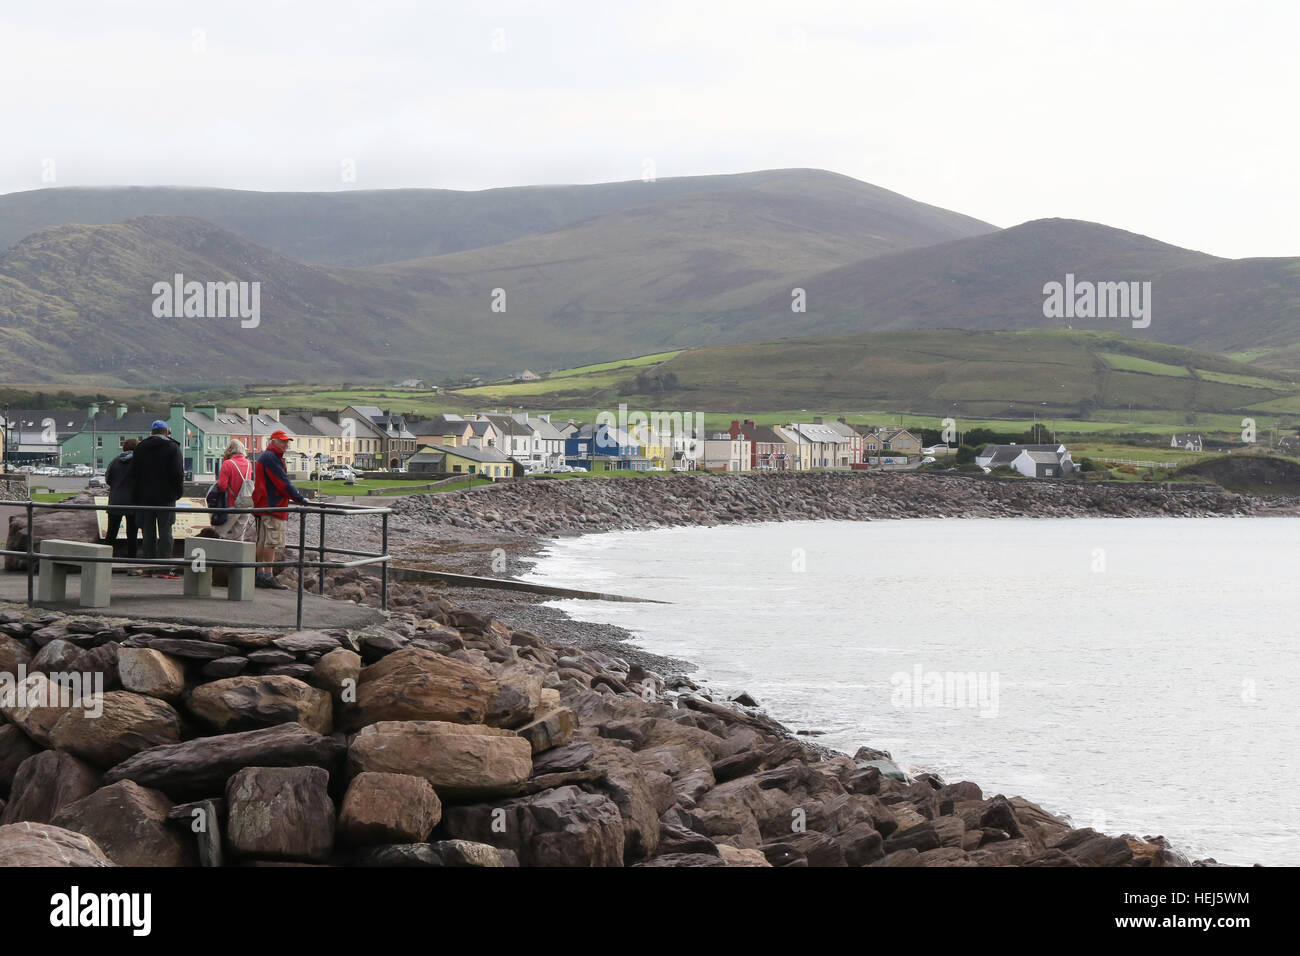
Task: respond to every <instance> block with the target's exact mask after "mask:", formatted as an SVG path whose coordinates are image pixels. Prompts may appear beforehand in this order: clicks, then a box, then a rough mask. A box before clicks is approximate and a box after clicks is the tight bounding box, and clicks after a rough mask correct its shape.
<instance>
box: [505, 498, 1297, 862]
mask: <svg viewBox="0 0 1300 956" xmlns="http://www.w3.org/2000/svg"><path fill="white" fill-rule="evenodd" d="M1297 530H1300V523H1297V522H1296V521H1295V520H1294V519H1286V518H1251V519H1231V518H1224V519H1203V518H1202V519H1181V518H1150V519H1148V518H1142V519H1045V520H1029V519H1024V520H1009V519H997V520H991V519H990V520H943V519H914V520H905V521H879V522H839V521H836V522H788V523H773V524H756V525H745V526H731V527H722V528H679V529H670V530H659V531H641V532H614V533H609V534H598V535H589V536H586V537H582V538H573V539H564V540H560V541H557V542H554V543H553V544H552V546H551V547H550V548H549V549H548V550H547V552H545V553H544V554H543V556H542V560H541V561H540V563H539V564H538V565H537V567H536V568H535V569H534V570H533V572H532V573H531V574H530V575H528V578H529V579H530V580H535V581H541V582H545V583H550V584H562V585H566V586H570V587H581V588H591V589H597V590H602V591H606V592H616V593H622V594H631V595H636V596H641V597H656V598H660V599H662V600H666V601H670V602H672V603H671V604H668V605H656V604H615V603H605V602H588V601H562V602H557V603H558V606H560V607H563V608H564V609H565V610H566V611H567V612H568V613H569V614H571V615H572V616H573V617H575V618H578V619H581V620H589V621H598V622H603V623H610V624H618V625H621V626H623V627H626V628H628V629H629V630H631V631H633V632H634V633H635V634H636V635H637V643H638V644H640V645H641V646H643V647H644V648H645V649H646V650H649V651H652V652H654V653H658V654H665V655H670V656H676V657H681V658H684V659H687V660H690V661H693V662H695V663H697V664H699V665H700V666H701V674H700V675H699V676H703V677H705V678H707V679H708V680H709V682H710V683H711V684H713V685H714V687H715V688H718V689H724V690H729V691H730V690H740V689H745V690H748V691H749V692H750V693H752V694H753V695H754V696H755V697H757V698H758V699H759V700H760V701H761V702H762V703H763V704H764V705H765V707H766V708H767V710H768V712H769V713H771V714H772V716H774V717H776V718H778V719H780V720H782V721H784V722H785V723H787V724H788V725H790V726H792V727H794V728H796V729H810V730H812V729H815V730H822V731H825V732H826V734H825V736H822V737H819V738H817V739H818V740H819V741H820V742H823V743H826V744H828V745H830V746H832V747H836V748H838V749H841V750H845V751H848V752H849V753H852V752H853V750H855V749H856V748H857V747H858V746H861V745H863V744H868V745H871V746H874V747H879V748H882V749H885V750H889V751H891V752H892V753H893V755H894V757H895V759H896V760H898V762H899V763H900V764H901V765H902V766H904V768H905V769H908V770H910V771H913V772H916V771H920V770H933V771H937V772H938V773H939V774H941V775H942V776H943V777H944V778H945V779H947V780H950V781H955V780H961V779H967V780H974V781H975V782H977V783H979V784H980V785H981V786H983V787H984V788H985V791H986V792H1002V793H1006V794H1008V795H1013V794H1020V795H1023V796H1025V797H1028V798H1029V799H1031V800H1035V801H1037V802H1039V803H1041V804H1043V805H1044V806H1045V807H1046V808H1047V809H1049V810H1052V811H1054V812H1058V813H1064V814H1067V815H1068V816H1070V818H1071V819H1072V820H1074V821H1075V823H1076V825H1078V826H1093V827H1096V828H1097V829H1100V830H1105V831H1107V832H1111V833H1120V832H1132V833H1136V834H1138V835H1148V834H1150V835H1154V834H1163V835H1165V836H1166V837H1168V838H1169V839H1170V840H1171V841H1173V842H1174V844H1175V845H1176V846H1178V847H1179V848H1180V849H1182V850H1184V852H1187V853H1188V854H1189V855H1194V856H1198V857H1204V856H1212V857H1214V858H1216V859H1217V860H1219V862H1221V863H1256V862H1258V863H1264V864H1292V865H1295V864H1300V802H1298V800H1297V795H1298V794H1300V764H1298V762H1297V759H1296V757H1297V752H1298V751H1300V698H1298V696H1297V684H1298V683H1300V681H1298V678H1300V652H1298V651H1297V640H1298V639H1300V623H1298V622H1300V614H1297V609H1298V608H1297V598H1300V587H1298V585H1297V580H1296V571H1297V560H1296V551H1297V547H1298V545H1297V540H1296V537H1297V536H1296V532H1297Z"/></svg>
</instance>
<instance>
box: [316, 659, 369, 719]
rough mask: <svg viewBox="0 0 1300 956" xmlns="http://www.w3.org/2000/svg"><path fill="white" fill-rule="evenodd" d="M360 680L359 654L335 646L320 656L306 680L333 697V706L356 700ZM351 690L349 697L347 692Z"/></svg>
mask: <svg viewBox="0 0 1300 956" xmlns="http://www.w3.org/2000/svg"><path fill="white" fill-rule="evenodd" d="M360 680H361V655H360V654H358V653H357V652H356V651H350V650H348V649H347V648H346V647H336V648H335V649H334V650H332V651H330V652H329V653H328V654H324V655H322V656H321V658H320V660H318V661H317V662H316V664H315V666H313V667H312V669H311V676H310V677H309V678H307V682H308V683H309V684H311V685H312V686H313V687H319V688H320V689H321V690H323V691H325V692H326V693H327V694H329V695H330V696H331V697H333V698H334V706H335V707H338V706H339V705H340V704H348V703H355V702H356V692H357V686H358V684H359V682H360ZM349 691H350V692H351V694H350V699H349V697H348V692H349Z"/></svg>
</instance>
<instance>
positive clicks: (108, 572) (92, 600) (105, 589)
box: [81, 563, 113, 607]
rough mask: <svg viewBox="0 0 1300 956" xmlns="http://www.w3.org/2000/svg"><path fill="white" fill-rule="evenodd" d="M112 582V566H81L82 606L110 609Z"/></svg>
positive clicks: (96, 564)
mask: <svg viewBox="0 0 1300 956" xmlns="http://www.w3.org/2000/svg"><path fill="white" fill-rule="evenodd" d="M112 581H113V566H112V565H109V564H99V563H95V564H83V565H82V566H81V606H82V607H108V602H109V597H110V594H109V592H110V590H111V587H112Z"/></svg>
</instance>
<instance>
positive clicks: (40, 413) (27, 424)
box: [9, 408, 153, 444]
mask: <svg viewBox="0 0 1300 956" xmlns="http://www.w3.org/2000/svg"><path fill="white" fill-rule="evenodd" d="M9 417H10V418H11V419H13V426H14V430H15V431H17V432H18V433H19V434H20V435H21V434H24V433H35V434H36V435H40V434H41V432H42V431H44V425H43V424H42V422H44V421H45V420H46V419H47V418H48V419H50V420H52V421H53V422H54V430H55V432H56V433H57V436H58V437H59V438H67V437H68V436H70V435H75V434H76V433H77V432H79V431H81V430H82V428H83V427H84V426H85V424H86V418H87V415H86V412H85V410H84V409H69V408H11V409H9ZM149 421H150V424H152V422H153V419H150V420H149ZM146 430H147V429H146ZM20 440H22V441H30V439H20ZM47 444H48V443H47Z"/></svg>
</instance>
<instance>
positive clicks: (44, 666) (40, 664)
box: [27, 640, 121, 695]
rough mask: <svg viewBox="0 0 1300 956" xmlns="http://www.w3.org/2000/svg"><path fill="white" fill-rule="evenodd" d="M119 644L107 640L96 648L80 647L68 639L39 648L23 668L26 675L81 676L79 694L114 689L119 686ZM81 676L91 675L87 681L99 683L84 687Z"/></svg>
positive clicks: (84, 682)
mask: <svg viewBox="0 0 1300 956" xmlns="http://www.w3.org/2000/svg"><path fill="white" fill-rule="evenodd" d="M119 650H120V645H118V643H117V642H116V641H108V642H106V643H104V644H100V645H99V646H98V647H81V646H79V645H77V644H75V643H73V642H72V641H69V640H53V641H50V642H49V643H48V644H46V645H45V646H44V647H42V648H41V649H40V650H39V651H38V652H37V653H36V656H35V657H33V658H32V660H31V663H30V664H28V665H27V670H28V673H41V674H47V675H49V674H80V675H83V678H82V687H83V695H84V693H85V692H86V691H89V690H115V689H116V688H118V687H120V686H121V681H120V680H118V676H117V655H118V651H119ZM85 675H100V676H99V677H98V678H95V677H93V676H92V678H91V682H92V684H93V682H94V681H95V680H96V679H98V680H101V681H103V683H102V684H100V685H99V686H97V687H93V686H92V687H89V688H87V687H86V681H85Z"/></svg>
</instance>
